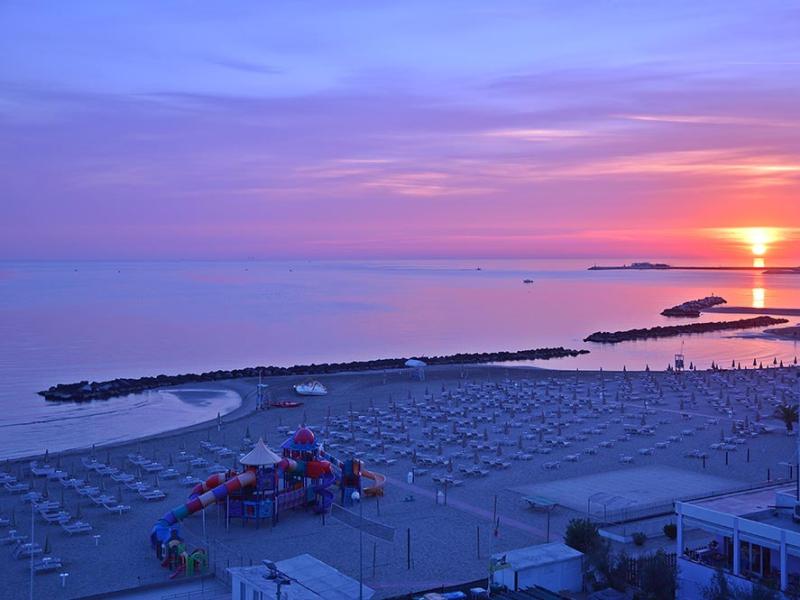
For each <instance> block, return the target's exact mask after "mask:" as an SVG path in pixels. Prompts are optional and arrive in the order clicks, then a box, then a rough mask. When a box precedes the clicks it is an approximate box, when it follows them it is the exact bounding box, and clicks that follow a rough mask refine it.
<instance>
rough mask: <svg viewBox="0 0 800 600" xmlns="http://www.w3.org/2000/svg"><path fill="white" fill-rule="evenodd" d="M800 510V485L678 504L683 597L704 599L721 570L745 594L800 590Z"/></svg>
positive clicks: (680, 583) (679, 581) (678, 539)
mask: <svg viewBox="0 0 800 600" xmlns="http://www.w3.org/2000/svg"><path fill="white" fill-rule="evenodd" d="M797 505H798V502H797V499H796V491H795V488H794V486H788V487H783V488H780V487H777V488H776V487H771V488H766V489H758V490H752V491H748V492H741V493H737V494H729V495H726V496H718V497H714V498H709V499H706V500H697V501H692V502H678V503H676V505H675V510H676V515H677V523H676V525H677V529H678V537H677V554H678V597H679V598H699V597H702V590H703V588H705V587H707V586H708V585H709V583H711V581H712V579H713V578H714V576H715V574H716V573H717V571H718V570H722V572H723V573H725V575H726V577H727V579H728V581H729V583H730V584H731V585H732V586H735V587H736V588H738V589H741V590H742V591H749V590H750V589H751V588H752V587H753V584H754V583H756V584H759V585H763V586H766V587H771V588H773V589H776V590H781V591H783V592H796V591H800V525H798V523H797V522H796V521H795V518H796V515H798V514H800V511H798V512H795V511H796V508H795V507H796V506H797Z"/></svg>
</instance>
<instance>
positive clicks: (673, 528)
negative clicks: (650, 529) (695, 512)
mask: <svg viewBox="0 0 800 600" xmlns="http://www.w3.org/2000/svg"><path fill="white" fill-rule="evenodd" d="M664 535H665V536H667V537H668V538H669V539H671V540H674V539H675V538H677V537H678V526H677V525H675V523H667V524H666V525H664Z"/></svg>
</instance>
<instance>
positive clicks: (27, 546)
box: [11, 542, 44, 559]
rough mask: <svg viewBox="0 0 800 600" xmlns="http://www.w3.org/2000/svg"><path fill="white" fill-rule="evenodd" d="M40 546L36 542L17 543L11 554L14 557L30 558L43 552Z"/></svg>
mask: <svg viewBox="0 0 800 600" xmlns="http://www.w3.org/2000/svg"><path fill="white" fill-rule="evenodd" d="M43 552H44V551H43V550H42V547H41V546H40V545H39V544H37V543H36V542H27V543H19V544H17V545H16V546H15V547H14V550H13V551H12V552H11V556H13V557H14V558H18V559H21V558H31V557H33V556H39V555H41V554H43Z"/></svg>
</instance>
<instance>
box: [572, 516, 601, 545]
mask: <svg viewBox="0 0 800 600" xmlns="http://www.w3.org/2000/svg"><path fill="white" fill-rule="evenodd" d="M564 543H565V544H566V545H567V546H569V547H571V548H575V550H578V551H579V552H583V553H584V554H593V553H594V552H596V551H597V550H599V549H601V548H602V547H603V545H604V544H603V538H602V537H600V531H599V530H598V529H597V525H596V524H594V523H593V522H592V521H590V520H589V519H572V520H571V521H570V522H569V524H568V525H567V530H566V531H565V532H564Z"/></svg>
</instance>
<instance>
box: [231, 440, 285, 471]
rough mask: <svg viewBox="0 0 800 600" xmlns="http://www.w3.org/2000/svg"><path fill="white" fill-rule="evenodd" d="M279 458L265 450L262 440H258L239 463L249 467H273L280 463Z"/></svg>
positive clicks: (267, 449) (265, 446) (270, 451)
mask: <svg viewBox="0 0 800 600" xmlns="http://www.w3.org/2000/svg"><path fill="white" fill-rule="evenodd" d="M281 460H282V459H281V457H280V456H278V455H277V454H275V453H274V452H273V451H272V450H270V449H269V448H267V445H266V444H265V443H264V439H263V438H258V441H257V442H256V445H255V446H254V447H253V449H252V450H250V452H248V453H247V454H245V455H244V456H243V457H242V458H241V459H240V460H239V462H240V463H242V464H243V465H250V466H256V467H263V466H269V465H274V464H277V463H279V462H281Z"/></svg>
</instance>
